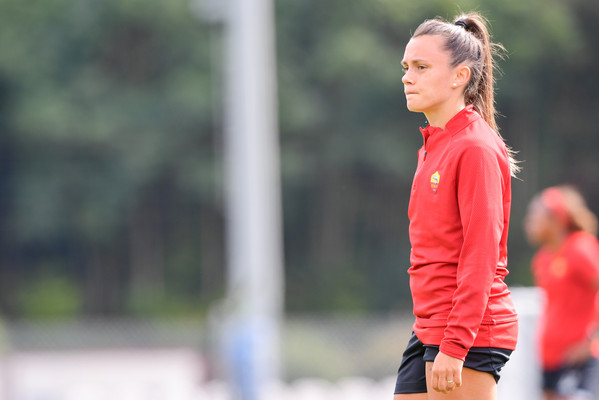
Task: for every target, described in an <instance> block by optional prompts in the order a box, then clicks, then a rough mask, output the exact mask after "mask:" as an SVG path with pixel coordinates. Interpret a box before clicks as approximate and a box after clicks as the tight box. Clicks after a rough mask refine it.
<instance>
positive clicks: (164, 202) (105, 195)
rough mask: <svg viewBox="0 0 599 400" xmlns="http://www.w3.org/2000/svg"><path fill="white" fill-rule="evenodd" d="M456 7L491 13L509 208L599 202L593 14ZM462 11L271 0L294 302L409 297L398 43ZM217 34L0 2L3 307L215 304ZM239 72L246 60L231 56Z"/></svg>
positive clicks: (521, 267)
mask: <svg viewBox="0 0 599 400" xmlns="http://www.w3.org/2000/svg"><path fill="white" fill-rule="evenodd" d="M477 4H480V2H476V4H475V2H469V1H461V2H460V7H461V9H463V10H470V9H472V8H476V9H478V10H479V11H481V12H483V13H484V14H485V15H487V16H488V17H489V19H490V20H491V24H492V28H493V32H494V34H495V39H496V40H498V41H500V42H502V43H503V44H504V45H505V47H506V48H507V49H508V53H509V57H508V58H507V59H505V60H504V61H501V62H500V66H501V68H502V69H503V76H501V77H500V79H499V81H498V85H499V90H498V109H499V110H500V112H501V113H502V114H503V115H504V116H505V118H501V119H500V121H499V123H500V126H501V127H502V134H503V135H504V137H505V138H506V140H507V142H508V143H509V144H510V145H511V146H512V147H513V148H514V149H515V150H518V151H519V152H520V153H519V155H518V158H519V159H520V160H523V163H522V167H523V169H524V171H523V173H522V174H521V176H520V178H521V179H522V180H521V181H517V180H515V181H514V208H513V218H512V229H511V233H510V235H511V236H510V261H511V265H512V275H510V280H511V283H512V284H516V283H521V284H528V283H529V274H528V265H527V264H528V260H529V257H530V253H531V250H530V249H529V247H528V245H527V244H526V242H525V241H524V238H523V234H522V230H521V219H522V217H523V212H524V209H525V206H526V203H527V202H528V200H529V199H530V197H531V196H532V194H533V193H534V192H535V191H537V190H538V189H540V188H541V187H543V186H547V185H550V184H555V183H561V182H564V181H568V182H572V183H575V184H578V185H580V187H581V189H582V191H583V192H584V193H585V195H587V198H588V199H589V200H590V205H591V208H595V204H597V202H598V201H599V191H597V190H595V186H596V185H594V183H595V182H597V180H598V179H599V176H597V175H598V174H599V169H598V168H597V161H596V160H597V158H596V156H595V152H596V150H597V148H598V146H599V139H597V138H596V135H594V131H593V130H594V124H592V123H590V121H589V115H593V112H594V111H595V110H596V109H597V107H598V105H599V96H597V95H596V93H597V90H598V89H599V88H598V87H597V86H598V85H599V84H598V83H597V80H596V79H595V74H596V72H597V67H596V65H598V63H597V60H596V59H597V57H598V52H596V51H595V50H594V47H593V42H592V38H594V37H596V35H597V32H596V29H597V28H596V26H595V25H596V24H594V21H596V18H597V16H598V14H599V6H597V5H595V4H594V3H593V2H590V1H586V2H585V1H582V0H571V1H570V2H560V1H557V0H552V1H541V0H534V1H531V2H522V1H516V0H506V1H504V2H501V3H500V4H499V3H496V2H491V1H486V2H483V5H477ZM457 11H458V10H457V9H456V6H455V2H453V1H452V2H450V1H441V0H437V1H431V2H410V1H407V0H375V1H371V0H361V1H351V2H347V1H343V0H330V1H326V2H322V1H316V0H301V1H297V0H278V1H276V13H277V52H278V58H279V65H278V75H279V76H278V82H279V100H280V103H279V104H280V132H281V144H282V168H283V170H282V179H283V190H284V193H283V195H284V203H283V206H284V218H285V219H284V224H285V226H284V229H285V246H286V267H287V270H286V274H287V308H288V309H289V310H291V311H314V310H346V311H368V310H394V309H397V308H400V307H404V306H406V305H407V304H408V303H409V289H408V286H407V274H406V272H405V271H406V269H407V265H408V263H409V259H408V257H409V249H410V245H409V240H408V237H407V224H408V221H407V216H406V214H407V202H408V196H409V187H410V184H411V179H412V174H413V171H414V168H415V163H416V151H417V149H418V147H419V146H420V144H421V141H422V139H421V137H420V134H419V132H418V129H417V128H418V126H419V125H422V124H423V122H424V118H423V116H421V115H415V114H411V113H409V112H407V111H406V110H405V101H404V96H403V87H402V84H401V76H402V72H401V65H400V64H401V59H402V56H403V47H404V46H405V43H406V42H407V40H408V39H409V35H410V32H411V31H413V30H414V29H415V28H416V26H417V25H418V24H419V23H420V22H421V21H422V20H423V19H425V18H431V17H434V16H436V15H440V16H443V17H451V16H453V15H454V14H455V13H456V12H457ZM221 40H222V32H221V29H220V27H218V26H208V25H206V24H205V23H204V22H201V21H199V20H198V19H196V18H194V16H193V15H192V13H191V12H190V7H189V1H188V0H170V1H168V2H160V1H157V0H152V1H147V0H121V1H111V0H44V1H39V0H38V1H30V2H19V1H16V0H5V1H1V2H0V49H2V50H1V51H0V129H1V133H2V134H1V135H0V160H1V163H0V166H1V167H2V168H0V193H1V194H2V195H1V196H0V216H2V218H1V219H0V288H1V291H0V305H1V306H2V310H3V311H4V312H5V313H6V314H8V315H12V316H33V317H35V316H51V315H56V316H70V315H78V314H83V313H86V314H105V315H106V314H113V315H115V314H119V315H121V314H133V315H139V314H156V313H171V314H172V313H198V312H200V313H201V312H203V311H205V309H206V308H207V307H208V306H209V305H210V304H211V303H212V302H213V301H214V300H215V299H217V298H219V297H220V296H221V295H222V290H223V289H222V287H223V276H224V270H225V260H224V255H223V248H224V244H223V238H224V236H223V229H224V227H223V225H224V223H223V210H222V207H223V202H222V189H221V188H222V173H221V168H222V165H221V158H222V154H221V152H222V149H221V145H220V142H221V124H222V121H221V118H220V105H221V103H222V100H221V89H222V82H221V80H222V79H221V76H222V72H221V71H220V65H221V53H220V52H221V50H220V44H221V43H220V42H221ZM242 67H243V66H239V68H242Z"/></svg>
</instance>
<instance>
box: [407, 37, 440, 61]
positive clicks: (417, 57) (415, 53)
mask: <svg viewBox="0 0 599 400" xmlns="http://www.w3.org/2000/svg"><path fill="white" fill-rule="evenodd" d="M448 57H449V53H448V52H447V51H445V49H444V42H443V38H442V37H441V36H439V35H422V36H417V37H413V38H411V39H410V41H409V42H408V44H407V45H406V49H405V52H404V59H403V62H404V63H411V62H418V61H426V62H439V61H447V59H448Z"/></svg>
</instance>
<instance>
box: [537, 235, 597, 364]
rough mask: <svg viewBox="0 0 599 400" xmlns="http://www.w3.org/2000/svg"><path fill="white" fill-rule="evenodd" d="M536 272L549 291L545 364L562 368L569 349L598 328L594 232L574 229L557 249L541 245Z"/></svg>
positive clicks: (542, 327) (543, 332) (542, 330)
mask: <svg viewBox="0 0 599 400" xmlns="http://www.w3.org/2000/svg"><path fill="white" fill-rule="evenodd" d="M532 271H533V275H534V278H535V283H536V284H537V285H538V286H539V287H541V288H542V289H543V291H544V292H545V306H544V308H543V312H542V313H541V317H540V322H539V339H540V340H539V343H540V353H541V356H542V363H543V367H544V368H545V369H554V368H558V367H562V366H564V365H565V363H566V360H565V358H566V355H567V352H568V350H570V348H572V346H574V345H576V344H578V343H580V342H583V341H585V340H587V338H588V336H589V335H591V334H592V333H593V332H594V331H595V329H596V327H595V325H596V322H597V311H598V310H597V302H596V300H597V289H596V288H595V281H596V280H597V277H598V276H599V242H597V238H595V236H593V235H591V234H590V233H586V232H583V231H578V232H574V233H572V234H571V235H570V236H568V238H567V239H566V241H565V242H564V244H563V245H562V247H561V248H560V249H559V250H558V251H556V252H552V251H551V250H550V249H549V248H548V247H543V248H541V249H540V250H539V251H538V252H537V254H536V255H535V257H534V258H533V261H532ZM565 327H567V328H565Z"/></svg>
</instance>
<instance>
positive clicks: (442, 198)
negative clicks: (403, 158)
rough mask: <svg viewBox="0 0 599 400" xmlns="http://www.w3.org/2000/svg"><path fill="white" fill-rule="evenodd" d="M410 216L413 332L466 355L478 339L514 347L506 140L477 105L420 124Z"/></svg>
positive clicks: (450, 351)
mask: <svg viewBox="0 0 599 400" xmlns="http://www.w3.org/2000/svg"><path fill="white" fill-rule="evenodd" d="M421 132H422V135H423V137H424V145H423V146H422V148H421V149H420V150H419V152H418V167H417V169H416V174H415V175H414V182H413V185H412V193H411V197H410V205H409V210H408V216H409V218H410V242H411V244H412V251H411V255H410V263H411V267H410V268H409V269H408V272H409V274H410V288H411V291H412V298H413V302H414V315H415V316H416V321H415V323H414V333H416V336H418V338H419V339H420V340H421V341H422V342H423V343H424V344H431V345H440V351H441V352H443V353H444V354H447V355H449V356H452V357H455V358H459V359H462V360H464V359H465V357H466V354H467V353H468V350H469V349H470V348H471V347H473V346H476V347H498V348H504V349H510V350H513V349H515V346H516V340H517V334H518V323H517V320H518V316H517V314H516V310H515V308H514V306H513V304H512V300H511V297H510V292H509V290H508V287H507V285H506V284H505V283H504V278H505V276H506V275H507V274H508V270H507V235H508V226H509V217H510V204H511V176H510V165H509V163H510V162H509V156H508V153H507V150H506V147H505V144H504V143H503V141H502V140H501V138H500V137H499V135H497V134H496V133H495V132H494V131H493V130H492V129H491V128H490V127H489V125H488V124H487V123H486V122H485V121H484V120H483V119H482V117H481V116H480V115H479V114H478V113H477V112H476V111H474V110H473V107H472V105H468V106H467V107H466V108H465V109H463V110H462V111H460V112H459V113H458V114H456V115H455V116H454V117H453V118H452V119H451V120H450V121H449V122H448V123H447V125H446V126H445V129H440V128H435V127H431V126H428V127H426V128H425V129H421Z"/></svg>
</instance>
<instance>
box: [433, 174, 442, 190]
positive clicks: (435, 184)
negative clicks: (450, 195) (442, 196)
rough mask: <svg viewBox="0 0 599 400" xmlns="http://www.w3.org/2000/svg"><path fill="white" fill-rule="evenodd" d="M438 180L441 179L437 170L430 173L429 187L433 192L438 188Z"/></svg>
mask: <svg viewBox="0 0 599 400" xmlns="http://www.w3.org/2000/svg"><path fill="white" fill-rule="evenodd" d="M440 180H441V175H439V171H437V172H435V173H434V174H432V175H431V189H433V192H435V193H436V192H437V189H438V188H439V181H440Z"/></svg>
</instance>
